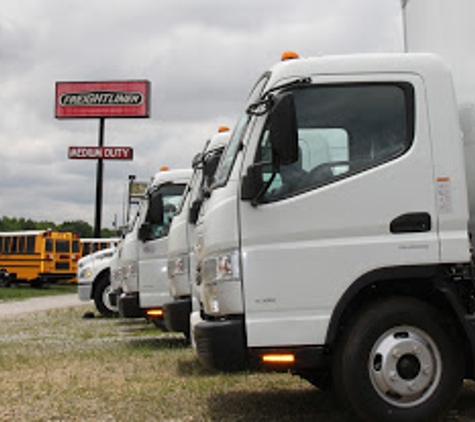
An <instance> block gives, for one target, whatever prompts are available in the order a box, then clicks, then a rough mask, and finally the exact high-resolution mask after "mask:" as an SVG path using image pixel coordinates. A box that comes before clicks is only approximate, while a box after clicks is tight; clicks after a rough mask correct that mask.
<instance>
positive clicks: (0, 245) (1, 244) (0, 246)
mask: <svg viewBox="0 0 475 422" xmlns="http://www.w3.org/2000/svg"><path fill="white" fill-rule="evenodd" d="M0 253H3V237H0Z"/></svg>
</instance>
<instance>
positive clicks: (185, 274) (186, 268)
mask: <svg viewBox="0 0 475 422" xmlns="http://www.w3.org/2000/svg"><path fill="white" fill-rule="evenodd" d="M228 140H229V129H228V128H227V127H225V126H222V127H220V128H219V130H218V133H216V134H215V135H213V136H212V137H211V139H210V140H209V141H207V142H206V145H205V148H204V150H203V151H202V152H201V153H198V154H197V155H196V156H195V158H194V159H193V163H192V167H193V170H194V172H193V176H192V178H191V180H190V183H189V185H188V187H187V190H186V192H185V194H184V200H183V203H182V206H181V208H180V212H179V213H178V214H177V215H176V216H175V217H174V219H173V221H172V224H171V227H170V232H169V235H168V246H167V257H168V285H169V289H170V294H171V296H172V299H173V300H171V301H170V302H168V303H166V304H165V306H164V311H165V316H164V322H165V326H166V328H167V330H168V331H176V332H181V333H183V334H185V337H187V338H189V335H190V313H191V310H192V309H193V308H195V309H197V304H196V303H195V304H192V297H193V296H195V295H192V294H191V288H192V286H193V285H194V281H195V275H196V271H195V270H194V269H195V268H196V260H195V252H194V245H195V224H196V219H197V217H198V213H199V211H200V208H201V205H202V203H203V201H204V199H205V197H206V195H207V194H208V191H209V188H210V186H211V185H212V183H213V179H214V174H215V171H216V168H217V165H218V163H219V159H220V157H221V154H222V152H223V150H224V147H225V146H226V144H227V142H228ZM195 297H196V296H195Z"/></svg>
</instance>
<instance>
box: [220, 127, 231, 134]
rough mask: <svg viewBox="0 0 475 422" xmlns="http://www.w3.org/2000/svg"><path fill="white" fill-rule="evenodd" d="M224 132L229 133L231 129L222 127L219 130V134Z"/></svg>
mask: <svg viewBox="0 0 475 422" xmlns="http://www.w3.org/2000/svg"><path fill="white" fill-rule="evenodd" d="M222 132H229V128H228V127H227V126H220V127H219V128H218V133H222Z"/></svg>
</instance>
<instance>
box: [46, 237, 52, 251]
mask: <svg viewBox="0 0 475 422" xmlns="http://www.w3.org/2000/svg"><path fill="white" fill-rule="evenodd" d="M45 252H53V240H52V239H45Z"/></svg>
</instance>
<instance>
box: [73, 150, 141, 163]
mask: <svg viewBox="0 0 475 422" xmlns="http://www.w3.org/2000/svg"><path fill="white" fill-rule="evenodd" d="M68 157H69V158H70V159H74V160H98V159H102V160H132V159H133V158H134V150H133V149H132V148H130V147H69V153H68Z"/></svg>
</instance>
